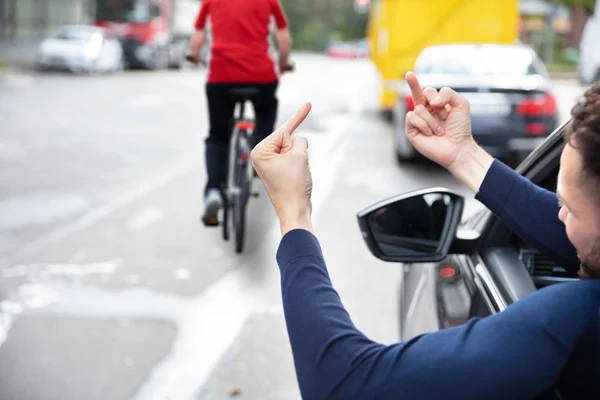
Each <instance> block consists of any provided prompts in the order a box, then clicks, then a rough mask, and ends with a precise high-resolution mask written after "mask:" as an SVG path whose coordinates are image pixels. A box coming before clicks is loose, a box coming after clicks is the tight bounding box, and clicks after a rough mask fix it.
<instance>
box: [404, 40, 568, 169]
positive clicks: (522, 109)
mask: <svg viewBox="0 0 600 400" xmlns="http://www.w3.org/2000/svg"><path fill="white" fill-rule="evenodd" d="M414 71H415V73H416V74H417V76H418V77H419V82H420V83H421V84H422V85H423V87H434V88H436V89H441V88H443V87H446V86H447V87H450V88H452V89H454V90H455V91H457V92H458V93H460V94H461V95H463V96H465V97H466V98H467V99H468V100H469V102H470V104H471V123H472V128H473V136H474V137H475V139H476V140H477V141H478V142H479V143H480V144H481V145H482V146H483V147H484V148H486V150H487V151H489V152H490V153H491V154H492V155H493V156H495V157H498V158H503V159H507V158H512V157H513V156H515V155H517V156H519V155H523V154H527V153H529V152H530V151H531V150H533V149H534V148H535V147H537V146H538V145H539V144H540V143H541V142H543V141H544V139H545V138H546V137H547V136H548V135H549V134H550V133H551V132H552V131H553V130H554V129H555V128H556V126H557V122H558V115H559V114H558V106H557V103H556V99H555V96H554V94H553V93H552V86H551V82H550V78H549V75H548V71H547V69H546V67H545V66H544V64H543V62H542V61H541V60H540V59H539V57H538V56H537V55H536V53H535V51H534V50H533V49H532V48H530V47H528V46H524V45H502V44H482V45H480V44H473V45H469V44H453V45H440V46H430V47H428V48H426V49H425V50H423V52H421V54H420V55H419V57H418V58H417V61H416V63H415V67H414ZM399 96H400V98H399V101H397V103H396V108H395V112H394V114H395V115H394V124H395V150H396V154H397V156H398V160H399V161H410V160H415V159H418V158H420V154H419V153H418V152H417V151H416V150H415V149H414V148H413V146H412V145H411V143H410V141H409V140H408V138H407V137H406V135H405V132H404V130H405V128H404V124H405V117H406V113H407V112H408V111H411V110H413V109H414V103H413V99H412V96H411V93H410V89H409V87H408V85H407V84H406V83H405V82H404V83H403V84H402V87H401V88H400V91H399Z"/></svg>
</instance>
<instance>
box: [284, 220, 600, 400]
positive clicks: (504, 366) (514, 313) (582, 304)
mask: <svg viewBox="0 0 600 400" xmlns="http://www.w3.org/2000/svg"><path fill="white" fill-rule="evenodd" d="M277 261H278V264H279V267H280V271H281V284H282V296H283V307H284V312H285V319H286V325H287V329H288V334H289V337H290V342H291V345H292V350H293V354H294V363H295V367H296V374H297V378H298V383H299V386H300V391H301V393H302V397H303V398H305V399H310V400H318V399H344V400H352V399H357V400H358V399H378V400H387V399H404V398H406V399H439V398H452V399H482V398H485V399H508V398H510V399H517V398H523V399H525V398H531V397H534V396H536V395H538V394H540V393H542V392H544V391H545V390H546V389H548V388H550V387H551V386H552V385H553V384H554V383H555V381H556V379H557V378H558V377H559V376H560V374H561V371H562V369H563V367H564V366H565V364H566V362H567V360H568V359H569V356H570V354H571V352H572V350H573V349H574V347H575V346H576V344H577V342H578V340H579V339H580V338H581V337H582V336H583V335H584V333H585V331H586V329H588V328H589V326H590V324H592V323H594V321H595V318H596V316H597V314H596V313H597V309H598V306H599V303H600V288H599V286H600V283H598V282H596V281H588V282H583V281H582V282H575V283H565V284H562V285H554V286H552V287H549V288H547V289H543V290H541V291H539V292H536V293H534V294H532V295H530V296H528V297H526V298H524V299H523V300H521V301H519V302H517V303H515V304H513V305H511V306H509V307H508V308H507V309H506V310H505V311H503V312H502V313H499V314H496V315H493V316H491V317H487V318H483V319H472V320H470V321H469V322H468V323H466V324H465V325H462V326H459V327H455V328H449V329H445V330H441V331H438V332H434V333H428V334H424V335H421V336H418V337H416V338H414V339H412V340H410V341H407V342H403V343H398V344H394V345H391V346H385V345H382V344H378V343H375V342H373V341H372V340H370V339H368V338H367V337H365V336H364V335H363V334H362V333H361V332H360V331H359V330H357V328H356V327H355V326H354V324H353V323H352V321H351V319H350V316H349V315H348V313H347V311H346V310H345V309H344V307H343V305H342V302H341V300H340V297H339V295H338V293H337V292H336V291H335V290H334V289H333V287H332V284H331V281H330V279H329V275H328V272H327V268H326V266H325V261H324V259H323V255H322V253H321V249H320V246H319V243H318V241H317V239H316V238H315V237H314V236H313V235H312V234H311V233H310V232H308V231H304V230H294V231H291V232H289V233H287V234H286V235H285V236H284V238H283V239H282V241H281V243H280V246H279V250H278V252H277ZM390 323H392V321H390Z"/></svg>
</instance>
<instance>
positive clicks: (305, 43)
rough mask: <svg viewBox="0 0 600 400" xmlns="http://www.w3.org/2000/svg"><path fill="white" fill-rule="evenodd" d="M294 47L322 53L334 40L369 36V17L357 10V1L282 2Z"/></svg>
mask: <svg viewBox="0 0 600 400" xmlns="http://www.w3.org/2000/svg"><path fill="white" fill-rule="evenodd" d="M280 2H281V5H282V6H283V9H284V10H285V13H286V16H287V18H288V22H289V25H290V31H291V33H292V37H293V39H294V48H296V49H310V50H322V49H323V48H324V47H325V45H326V43H327V42H329V41H330V40H355V39H362V38H364V37H365V31H366V26H367V19H368V16H367V15H365V14H358V13H356V11H355V10H354V1H353V0H280Z"/></svg>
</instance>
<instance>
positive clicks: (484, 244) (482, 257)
mask: <svg viewBox="0 0 600 400" xmlns="http://www.w3.org/2000/svg"><path fill="white" fill-rule="evenodd" d="M569 124H570V121H569V122H567V123H565V124H563V125H562V126H560V127H559V128H558V129H557V130H556V131H555V132H554V133H552V134H551V135H550V136H549V137H548V138H547V139H546V141H545V142H544V143H543V144H542V145H541V146H540V147H538V148H537V149H536V150H535V151H534V152H532V153H531V154H530V155H529V156H528V157H527V158H526V159H525V160H524V161H523V163H522V164H521V165H520V166H519V167H518V168H517V172H519V173H520V174H521V175H523V176H525V177H527V178H528V179H530V180H531V181H532V182H534V183H535V184H537V185H539V186H541V187H543V188H545V189H548V190H550V191H553V192H555V191H556V184H557V176H558V169H559V164H560V155H561V152H562V149H563V147H564V140H563V135H564V133H565V131H566V129H568V126H569ZM462 205H463V198H462V197H461V196H460V195H458V194H456V193H454V192H452V191H450V190H447V189H443V188H442V189H440V188H432V189H426V190H422V191H417V192H412V193H408V194H403V195H400V196H398V197H395V198H391V199H388V200H385V201H383V202H381V203H379V204H375V205H374V206H371V207H369V208H367V209H365V210H363V211H361V212H360V213H359V214H358V222H359V226H360V229H361V232H362V234H363V237H364V238H365V242H366V244H367V246H368V248H369V250H370V251H371V252H372V254H374V255H375V256H376V257H377V258H379V259H382V260H384V261H391V262H398V261H399V259H402V258H404V259H406V258H407V257H408V258H410V260H411V261H412V262H410V263H406V264H401V268H403V273H402V274H401V279H400V281H399V284H398V310H399V315H398V316H399V332H400V338H401V340H402V341H406V340H409V339H411V338H414V337H415V336H418V335H420V334H423V333H426V332H433V331H437V330H440V329H443V328H448V327H452V326H456V325H461V324H463V323H465V322H467V320H468V319H470V318H472V317H485V316H488V315H492V314H495V313H499V312H502V311H503V310H504V309H505V308H506V307H507V306H508V305H510V304H512V303H514V302H516V301H518V300H519V299H521V298H523V297H525V296H527V295H528V294H530V293H532V292H534V291H536V290H538V289H540V288H542V287H545V286H548V285H554V284H559V283H561V282H568V281H573V280H576V279H578V278H577V277H576V276H574V275H572V274H569V273H567V271H566V270H565V269H563V268H562V267H561V266H560V265H556V264H555V263H554V262H553V261H551V260H550V259H549V258H548V257H546V256H545V255H543V254H541V253H540V252H538V251H537V250H536V249H534V248H532V247H531V246H529V245H528V244H526V243H525V242H524V241H523V240H522V239H521V238H520V237H518V236H517V235H516V234H515V233H514V232H512V231H511V230H510V229H509V228H508V227H507V226H506V225H505V224H504V223H503V222H502V221H501V220H500V219H499V218H497V217H496V216H495V215H493V214H492V213H491V211H489V210H488V209H487V208H483V209H482V210H480V211H479V212H478V213H476V214H475V215H473V216H472V217H471V218H469V219H468V220H466V221H463V222H461V214H462V209H463V206H462ZM417 207H420V208H421V210H423V207H424V208H425V211H421V212H420V216H421V218H414V215H413V214H414V210H416V208H417ZM386 216H387V217H391V218H390V219H391V220H388V221H387V226H386V225H381V224H380V222H381V221H382V220H383V219H385V218H386ZM428 216H429V218H427V217H428ZM398 219H402V220H403V222H402V224H398V223H397V222H398ZM407 221H412V222H411V223H407ZM394 222H396V223H394ZM398 225H402V226H404V227H405V229H404V230H403V231H398V230H394V231H391V230H390V229H388V227H396V228H395V229H397V226H398ZM440 225H441V226H442V228H441V229H439V226H440ZM415 260H416V261H415Z"/></svg>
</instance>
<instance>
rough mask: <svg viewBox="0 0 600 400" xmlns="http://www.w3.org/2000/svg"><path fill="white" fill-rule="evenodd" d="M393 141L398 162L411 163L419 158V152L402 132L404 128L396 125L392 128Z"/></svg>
mask: <svg viewBox="0 0 600 400" xmlns="http://www.w3.org/2000/svg"><path fill="white" fill-rule="evenodd" d="M394 131H395V133H394V142H395V149H396V160H397V161H398V163H399V164H404V163H412V162H415V161H418V160H419V159H420V156H421V154H420V153H419V152H418V151H417V149H415V148H414V146H413V145H412V143H411V142H410V140H408V138H407V137H406V134H405V133H404V128H399V127H398V126H396V127H395V129H394Z"/></svg>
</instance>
